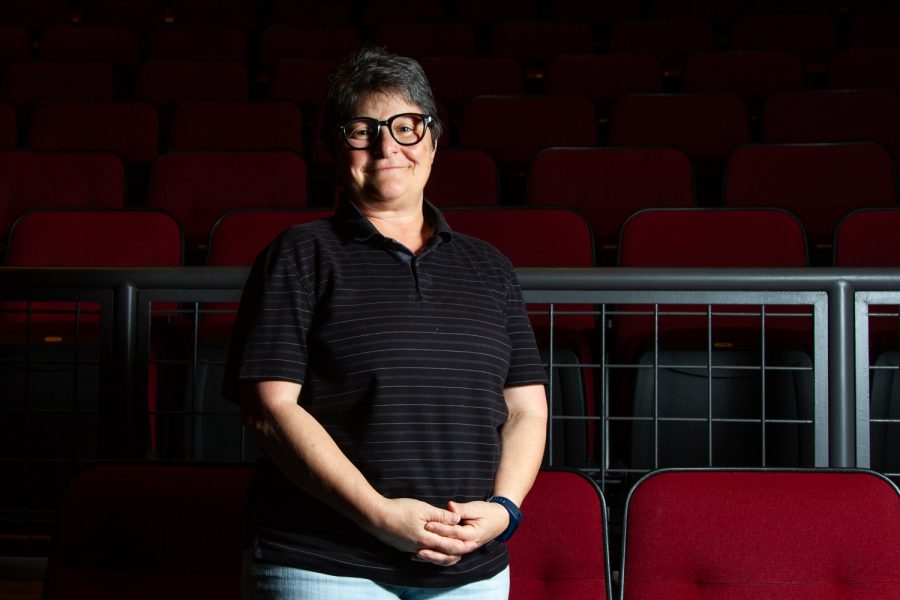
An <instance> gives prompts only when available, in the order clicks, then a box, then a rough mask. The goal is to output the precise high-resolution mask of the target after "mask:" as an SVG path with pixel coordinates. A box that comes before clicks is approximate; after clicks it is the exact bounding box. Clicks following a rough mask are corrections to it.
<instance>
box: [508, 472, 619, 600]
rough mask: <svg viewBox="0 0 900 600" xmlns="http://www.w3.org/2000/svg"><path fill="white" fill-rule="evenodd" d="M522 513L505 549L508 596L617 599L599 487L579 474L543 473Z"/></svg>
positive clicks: (519, 599)
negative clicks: (506, 555) (508, 585)
mask: <svg viewBox="0 0 900 600" xmlns="http://www.w3.org/2000/svg"><path fill="white" fill-rule="evenodd" d="M560 507H565V508H564V510H560ZM522 510H523V511H524V515H525V517H524V518H523V519H522V524H521V525H520V526H519V528H518V529H517V530H516V534H515V535H514V536H513V537H512V538H511V539H510V540H509V542H507V544H506V545H507V548H508V549H509V562H510V567H509V569H510V574H509V579H510V592H509V597H510V598H514V599H515V600H563V599H565V600H604V599H606V600H612V592H611V588H612V585H611V579H610V573H609V552H608V548H609V546H608V543H607V525H606V523H607V518H606V502H605V500H604V498H603V493H602V492H601V491H600V488H598V487H597V484H596V483H594V482H593V481H592V480H591V479H589V478H588V477H586V476H585V475H582V474H580V473H576V472H574V471H541V472H540V473H538V476H537V479H536V480H535V482H534V486H533V487H532V488H531V491H530V492H529V493H528V496H527V497H526V498H525V502H523V503H522Z"/></svg>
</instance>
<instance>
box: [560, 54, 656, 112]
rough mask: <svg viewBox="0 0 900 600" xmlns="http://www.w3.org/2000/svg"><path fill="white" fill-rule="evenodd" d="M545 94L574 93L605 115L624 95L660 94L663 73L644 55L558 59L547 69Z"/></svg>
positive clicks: (573, 56) (585, 56) (603, 55)
mask: <svg viewBox="0 0 900 600" xmlns="http://www.w3.org/2000/svg"><path fill="white" fill-rule="evenodd" d="M544 88H545V90H546V91H547V93H548V94H576V95H579V96H584V97H585V98H587V99H588V100H590V101H591V102H593V103H594V105H595V106H596V107H597V109H598V110H600V111H602V112H604V113H606V112H607V111H608V110H609V108H610V106H612V103H613V102H614V101H615V100H617V99H618V98H619V97H621V96H624V95H625V94H651V93H657V92H662V91H663V70H662V67H661V66H660V64H659V62H658V61H657V60H656V59H654V58H653V57H652V56H648V55H646V54H582V55H577V56H575V55H569V56H557V57H556V58H554V59H553V60H551V61H550V63H549V64H548V66H547V75H546V79H545V82H544Z"/></svg>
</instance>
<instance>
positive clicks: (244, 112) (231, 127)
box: [169, 101, 303, 152]
mask: <svg viewBox="0 0 900 600" xmlns="http://www.w3.org/2000/svg"><path fill="white" fill-rule="evenodd" d="M169 149H170V150H186V149H193V150H200V149H206V150H291V151H294V152H301V151H302V150H303V115H302V114H301V112H300V109H299V107H297V105H296V104H294V103H292V102H285V101H280V102H205V101H195V102H184V103H182V104H180V105H178V107H177V108H176V109H175V113H174V115H173V117H172V128H171V134H170V137H169Z"/></svg>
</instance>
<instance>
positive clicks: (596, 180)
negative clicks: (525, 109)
mask: <svg viewBox="0 0 900 600" xmlns="http://www.w3.org/2000/svg"><path fill="white" fill-rule="evenodd" d="M528 204H530V205H543V206H554V205H555V206H569V207H573V208H577V209H578V210H580V211H581V212H583V213H584V214H585V216H587V218H588V220H589V221H590V223H591V227H592V228H593V231H594V235H595V240H596V247H597V250H598V252H599V256H598V259H599V260H600V262H601V263H606V264H608V263H611V262H614V258H615V256H614V254H615V251H616V248H617V247H618V246H617V244H618V241H619V229H620V228H621V227H622V224H623V223H625V220H626V219H627V218H628V217H629V216H630V215H631V214H632V213H634V212H636V211H638V210H641V209H644V208H662V207H682V208H687V207H691V206H693V205H694V186H693V175H692V172H691V165H690V162H689V161H688V158H687V156H685V154H684V153H683V152H681V151H680V150H676V149H674V148H550V149H548V150H544V151H543V152H540V153H539V154H538V155H537V156H535V158H534V160H533V161H532V163H531V169H530V172H529V178H528Z"/></svg>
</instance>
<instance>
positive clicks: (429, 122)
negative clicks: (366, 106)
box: [338, 112, 434, 150]
mask: <svg viewBox="0 0 900 600" xmlns="http://www.w3.org/2000/svg"><path fill="white" fill-rule="evenodd" d="M408 116H414V117H421V118H422V120H423V121H424V124H425V131H423V132H422V137H420V138H419V139H418V140H416V141H415V142H411V143H407V142H401V141H400V140H398V139H397V136H396V135H395V134H394V128H393V127H391V124H392V123H393V122H394V119H396V118H398V117H408ZM362 120H367V121H371V122H373V123H375V125H376V126H375V132H376V133H375V138H374V139H373V140H371V141H370V142H369V144H368V145H367V146H363V147H362V148H360V147H357V146H354V145H353V144H352V143H351V142H350V138H349V137H347V130H346V129H345V127H347V125H349V124H350V123H352V122H354V121H362ZM382 127H387V129H388V131H389V132H390V133H391V138H392V139H393V140H394V141H395V142H397V143H398V144H400V145H401V146H405V147H409V146H415V145H417V144H421V143H422V140H424V139H425V133H427V132H428V129H429V128H431V129H432V131H434V117H433V116H432V115H427V114H425V113H415V112H404V113H398V114H396V115H393V116H391V117H388V118H387V119H385V120H383V121H381V120H379V119H376V118H374V117H353V118H352V119H348V120H347V121H346V122H345V123H343V124H342V125H338V130H340V132H341V134H342V135H343V136H344V142H346V143H347V146H349V147H350V149H351V150H368V149H369V148H371V147H372V146H374V145H375V143H376V142H377V141H378V140H379V138H380V137H381V128H382Z"/></svg>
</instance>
